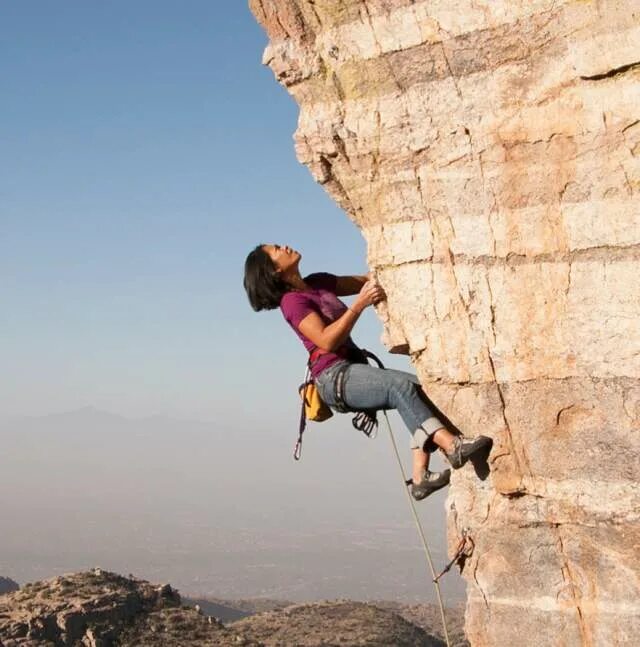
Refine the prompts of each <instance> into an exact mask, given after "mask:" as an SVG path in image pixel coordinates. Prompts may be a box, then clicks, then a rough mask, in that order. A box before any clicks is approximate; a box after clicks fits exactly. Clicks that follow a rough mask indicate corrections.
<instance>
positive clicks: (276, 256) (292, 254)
mask: <svg viewBox="0 0 640 647" xmlns="http://www.w3.org/2000/svg"><path fill="white" fill-rule="evenodd" d="M262 249H264V251H265V252H267V254H269V258H270V259H271V260H272V261H273V264H274V265H275V266H276V267H277V268H278V269H279V270H280V272H281V273H282V274H283V275H286V274H287V273H288V272H289V271H290V270H292V269H297V266H298V263H299V261H300V258H301V257H302V255H301V254H300V252H296V250H295V249H291V247H287V246H286V245H285V246H284V247H283V246H282V245H275V244H274V245H263V246H262Z"/></svg>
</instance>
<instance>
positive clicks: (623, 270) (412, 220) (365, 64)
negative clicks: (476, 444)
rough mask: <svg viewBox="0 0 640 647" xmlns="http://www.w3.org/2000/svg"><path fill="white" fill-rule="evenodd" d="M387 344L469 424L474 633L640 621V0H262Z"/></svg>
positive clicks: (453, 522)
mask: <svg viewBox="0 0 640 647" xmlns="http://www.w3.org/2000/svg"><path fill="white" fill-rule="evenodd" d="M250 6H251V9H252V11H253V13H254V14H255V16H256V17H257V19H258V21H259V22H260V23H261V24H262V25H263V27H264V28H265V30H266V31H267V33H268V35H269V38H270V44H269V46H268V47H267V49H266V51H265V57H264V62H265V63H267V64H268V65H269V66H270V67H271V69H272V70H273V72H274V73H275V75H276V78H277V79H278V80H279V81H280V82H281V83H282V84H283V85H285V86H286V87H287V89H288V90H289V92H290V93H291V94H292V96H293V97H294V98H295V99H296V100H297V102H298V104H299V106H300V117H299V123H298V129H297V131H296V134H295V145H296V151H297V155H298V158H299V160H300V161H301V162H302V163H304V164H306V165H307V166H308V167H309V169H310V171H311V173H312V175H313V177H314V178H315V179H316V180H317V181H318V182H320V183H321V184H323V185H324V187H325V189H326V190H327V191H328V193H329V194H330V195H331V196H332V197H333V198H334V199H335V200H336V201H337V202H338V203H339V204H340V205H341V206H342V207H343V208H344V210H345V211H346V212H347V214H348V215H349V216H350V218H351V219H352V220H353V221H354V222H355V223H356V224H357V226H358V227H360V229H361V230H362V232H363V234H364V236H365V238H366V240H367V243H368V256H369V264H370V267H371V268H372V270H374V271H375V272H376V273H377V275H378V277H379V279H380V281H381V283H382V284H383V286H384V287H385V289H386V291H387V294H388V303H387V305H386V306H385V307H384V308H380V309H379V314H380V315H381V317H382V319H383V321H384V325H385V343H386V344H387V346H388V347H389V348H390V349H392V350H395V351H396V352H406V353H409V354H410V355H411V357H412V359H413V361H414V364H415V367H416V370H417V371H418V372H419V375H420V377H421V380H422V383H423V384H424V386H425V388H426V391H427V392H428V393H429V395H430V397H431V398H432V399H433V401H434V402H435V404H436V405H437V406H438V407H439V408H440V409H441V411H442V412H443V413H444V414H446V415H447V416H448V417H449V418H450V419H451V420H452V421H453V422H454V423H455V425H456V426H457V427H459V428H460V429H461V430H462V431H464V432H465V433H467V434H469V435H473V434H477V433H484V434H487V435H490V436H492V437H493V438H494V447H493V450H492V453H491V457H490V467H491V474H490V476H489V477H488V478H487V479H485V480H484V481H481V480H479V479H478V478H477V477H476V475H475V474H474V472H473V469H472V467H466V468H465V469H464V470H462V471H461V473H456V474H455V475H454V478H453V481H452V487H451V494H450V496H449V500H448V523H449V541H450V545H451V546H452V547H453V546H454V545H456V544H457V542H458V538H459V536H460V533H461V530H462V528H468V529H469V532H470V533H471V536H472V537H473V540H474V543H475V550H474V553H473V555H472V557H471V558H469V559H468V560H466V562H465V565H464V569H463V575H464V576H465V577H466V579H467V582H468V603H467V616H466V617H467V619H466V628H467V633H468V635H469V638H470V640H471V642H472V644H473V645H518V646H519V647H520V646H522V647H525V646H527V645H532V646H533V645H536V646H538V645H541V644H549V645H551V644H553V645H555V644H558V645H560V644H563V645H594V646H595V645H631V644H633V643H634V641H636V640H637V636H638V635H639V634H640V602H639V601H638V600H639V599H640V572H639V563H640V560H639V559H638V552H637V551H638V546H639V545H640V524H639V516H640V496H639V489H638V482H639V480H640V449H639V445H640V444H639V442H638V438H639V436H640V379H639V377H640V325H639V321H640V280H639V278H638V277H639V275H640V202H639V200H638V198H639V194H640V108H639V106H640V2H638V0H632V1H630V2H610V1H607V0H601V1H599V2H595V1H594V2H590V1H573V2H561V1H557V0H554V1H551V0H529V1H527V2H524V1H514V2H506V1H505V0H480V1H477V0H473V1H468V2H466V1H457V2H450V1H444V0H443V1H440V0H430V1H427V2H420V1H419V0H414V1H412V0H367V1H365V0H342V1H341V2H337V1H335V0H251V2H250Z"/></svg>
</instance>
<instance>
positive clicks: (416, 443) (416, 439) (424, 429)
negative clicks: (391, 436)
mask: <svg viewBox="0 0 640 647" xmlns="http://www.w3.org/2000/svg"><path fill="white" fill-rule="evenodd" d="M443 426H444V425H443V424H442V423H441V422H440V420H438V418H436V417H435V416H431V418H427V419H426V420H425V421H424V422H423V423H422V424H421V425H420V426H419V427H418V428H417V429H416V430H415V431H414V432H413V435H412V436H411V449H422V448H423V447H424V444H425V443H426V442H427V440H429V439H430V438H431V436H432V435H433V432H434V431H437V430H438V429H441V428H442V427H443Z"/></svg>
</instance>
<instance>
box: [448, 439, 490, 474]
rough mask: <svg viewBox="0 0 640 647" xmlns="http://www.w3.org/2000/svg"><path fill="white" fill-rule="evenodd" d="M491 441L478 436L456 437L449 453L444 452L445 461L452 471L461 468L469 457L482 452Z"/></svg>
mask: <svg viewBox="0 0 640 647" xmlns="http://www.w3.org/2000/svg"><path fill="white" fill-rule="evenodd" d="M492 442H493V441H492V440H491V438H489V437H487V436H478V437H477V438H463V437H462V436H456V437H455V440H454V441H453V449H452V450H451V452H444V455H445V456H446V458H447V460H448V461H449V463H450V464H451V467H453V469H454V470H457V469H459V468H461V467H462V466H463V465H464V464H465V463H466V462H467V461H468V460H469V458H470V457H471V456H473V455H474V454H476V453H477V452H479V451H481V450H483V449H484V448H485V447H487V446H488V445H491V443H492Z"/></svg>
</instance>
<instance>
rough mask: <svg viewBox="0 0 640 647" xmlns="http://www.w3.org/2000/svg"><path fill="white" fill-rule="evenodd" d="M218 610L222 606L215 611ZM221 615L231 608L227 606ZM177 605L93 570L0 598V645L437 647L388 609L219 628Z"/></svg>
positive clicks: (352, 605)
mask: <svg viewBox="0 0 640 647" xmlns="http://www.w3.org/2000/svg"><path fill="white" fill-rule="evenodd" d="M218 606H222V605H218ZM226 608H227V610H229V609H231V607H226ZM203 611H204V609H203V608H202V606H201V607H200V608H191V607H187V606H185V605H184V604H183V600H182V599H181V597H180V595H179V594H178V592H177V591H176V590H175V589H173V588H172V587H171V586H170V585H169V584H164V585H154V584H151V583H149V582H147V581H145V580H140V579H137V578H134V577H132V576H129V577H123V576H121V575H118V574H116V573H111V572H108V571H104V570H102V569H100V568H95V569H93V570H91V571H86V572H81V573H72V574H68V575H63V576H60V577H56V578H52V579H50V580H46V581H42V582H35V583H31V584H26V585H25V586H24V587H22V589H20V590H18V591H14V592H12V593H8V594H6V595H3V596H2V597H0V644H2V645H3V647H18V646H22V645H29V646H30V647H36V646H39V645H42V646H44V645H51V644H52V643H53V644H56V645H72V644H83V645H105V646H106V645H113V644H117V645H119V646H120V647H134V646H135V647H157V646H158V645H162V646H163V647H178V646H180V647H201V646H208V645H211V646H213V645H218V646H220V647H231V646H232V645H233V646H234V647H237V646H244V647H276V645H294V644H295V645H299V646H300V647H311V646H312V645H321V644H323V645H337V644H339V645H344V646H347V645H359V646H361V647H367V646H369V647H374V646H375V647H382V646H383V645H385V646H387V645H394V646H396V647H409V646H411V647H440V646H441V645H443V644H444V643H443V641H442V640H441V639H440V638H438V637H437V636H434V635H431V634H430V633H428V632H427V631H425V630H424V629H422V628H420V627H418V626H417V625H415V624H413V623H411V622H409V621H407V620H406V619H404V618H402V617H401V616H400V615H398V614H397V613H394V612H392V611H390V610H388V609H382V608H379V607H377V606H375V605H373V604H367V603H363V602H352V601H348V600H347V601H338V602H320V603H313V604H295V605H291V606H287V607H286V608H284V609H276V610H273V611H268V612H265V613H260V614H257V615H253V616H250V617H247V618H244V619H242V620H239V621H237V622H234V623H231V624H227V625H224V624H222V623H221V622H219V621H218V620H217V619H216V618H214V617H211V616H207V615H204V614H203Z"/></svg>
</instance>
